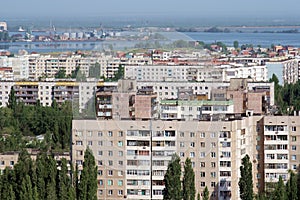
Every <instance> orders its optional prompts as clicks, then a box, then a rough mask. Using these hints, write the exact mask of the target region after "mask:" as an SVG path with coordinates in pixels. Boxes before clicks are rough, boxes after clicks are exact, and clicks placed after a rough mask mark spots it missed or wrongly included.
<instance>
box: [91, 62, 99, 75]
mask: <svg viewBox="0 0 300 200" xmlns="http://www.w3.org/2000/svg"><path fill="white" fill-rule="evenodd" d="M100 75H101V68H100V64H99V63H98V62H96V63H95V64H94V65H92V66H90V69H89V77H94V78H97V79H99V78H100Z"/></svg>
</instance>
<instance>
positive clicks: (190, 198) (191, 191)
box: [182, 158, 196, 200]
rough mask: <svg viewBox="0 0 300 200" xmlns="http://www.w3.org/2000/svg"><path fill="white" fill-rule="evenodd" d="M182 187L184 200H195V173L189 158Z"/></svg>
mask: <svg viewBox="0 0 300 200" xmlns="http://www.w3.org/2000/svg"><path fill="white" fill-rule="evenodd" d="M182 187H183V188H182V193H183V199H184V200H195V195H196V188H195V173H194V170H193V167H192V161H191V159H190V158H187V159H186V160H185V164H184V175H183V181H182Z"/></svg>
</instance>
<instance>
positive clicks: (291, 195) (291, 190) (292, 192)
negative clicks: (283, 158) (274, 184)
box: [286, 171, 298, 200]
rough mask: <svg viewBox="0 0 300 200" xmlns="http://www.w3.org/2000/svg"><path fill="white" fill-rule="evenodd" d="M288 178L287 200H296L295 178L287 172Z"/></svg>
mask: <svg viewBox="0 0 300 200" xmlns="http://www.w3.org/2000/svg"><path fill="white" fill-rule="evenodd" d="M289 174H290V178H289V180H288V182H287V184H286V190H287V197H288V199H289V200H298V189H297V176H296V174H295V173H294V172H293V171H289Z"/></svg>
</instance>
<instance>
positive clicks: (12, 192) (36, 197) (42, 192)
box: [0, 151, 97, 200]
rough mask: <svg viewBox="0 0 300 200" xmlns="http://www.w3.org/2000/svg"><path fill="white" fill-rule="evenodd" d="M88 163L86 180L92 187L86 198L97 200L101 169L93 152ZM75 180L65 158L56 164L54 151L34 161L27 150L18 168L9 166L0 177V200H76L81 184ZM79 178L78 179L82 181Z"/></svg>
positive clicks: (21, 157)
mask: <svg viewBox="0 0 300 200" xmlns="http://www.w3.org/2000/svg"><path fill="white" fill-rule="evenodd" d="M84 163H89V169H91V170H90V171H86V172H85V173H86V174H88V180H82V182H84V183H85V184H86V188H88V190H87V191H88V194H87V198H86V199H91V200H93V199H97V198H96V197H97V193H96V192H97V167H96V165H95V160H94V157H93V156H92V155H91V153H87V156H85V160H84ZM70 166H72V165H70ZM84 169H85V166H84ZM71 171H73V170H72V167H71ZM83 173H84V172H83ZM71 177H72V176H71V173H70V170H69V169H68V161H67V160H66V159H65V158H62V159H61V160H60V161H56V160H55V159H54V155H53V154H51V152H41V153H40V154H38V156H37V159H36V161H35V162H34V161H33V160H32V159H31V157H30V155H29V154H28V153H27V151H22V152H21V153H20V154H19V160H18V163H17V164H16V165H15V166H14V168H13V169H10V168H8V167H7V168H5V169H4V171H3V173H2V175H0V199H1V200H2V199H4V200H15V199H20V200H40V199H49V200H56V199H59V200H75V199H76V195H77V194H76V192H75V191H79V190H76V187H77V184H73V183H75V181H73V180H72V179H71ZM77 178H78V177H77ZM77 178H76V179H75V180H76V181H77V182H81V180H80V179H77ZM82 178H83V177H82Z"/></svg>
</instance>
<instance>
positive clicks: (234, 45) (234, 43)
mask: <svg viewBox="0 0 300 200" xmlns="http://www.w3.org/2000/svg"><path fill="white" fill-rule="evenodd" d="M233 47H234V48H235V49H237V48H239V42H238V41H236V40H235V41H234V42H233Z"/></svg>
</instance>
